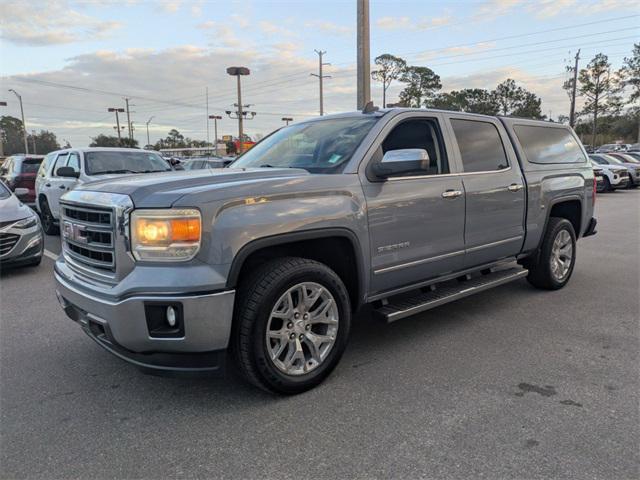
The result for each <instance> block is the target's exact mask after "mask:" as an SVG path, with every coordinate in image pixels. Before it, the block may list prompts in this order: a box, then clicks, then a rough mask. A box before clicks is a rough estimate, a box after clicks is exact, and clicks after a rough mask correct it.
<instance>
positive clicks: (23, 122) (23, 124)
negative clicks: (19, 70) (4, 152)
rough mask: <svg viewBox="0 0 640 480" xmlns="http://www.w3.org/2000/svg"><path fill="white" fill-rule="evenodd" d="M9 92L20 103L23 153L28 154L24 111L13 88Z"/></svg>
mask: <svg viewBox="0 0 640 480" xmlns="http://www.w3.org/2000/svg"><path fill="white" fill-rule="evenodd" d="M9 91H10V92H13V93H14V94H15V96H16V97H18V101H19V102H20V115H22V135H23V137H24V153H26V154H29V143H28V142H27V124H26V123H25V121H24V109H23V108H22V97H21V96H20V94H19V93H18V92H16V91H15V90H14V89H13V88H10V89H9Z"/></svg>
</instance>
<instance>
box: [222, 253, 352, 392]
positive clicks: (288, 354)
mask: <svg viewBox="0 0 640 480" xmlns="http://www.w3.org/2000/svg"><path fill="white" fill-rule="evenodd" d="M350 326H351V306H350V302H349V295H348V292H347V289H346V288H345V286H344V284H343V282H342V280H341V279H340V277H338V275H336V273H335V272H334V271H333V270H331V269H330V268H329V267H327V266H326V265H324V264H322V263H319V262H316V261H314V260H308V259H304V258H296V257H286V258H279V259H275V260H273V261H270V262H267V263H266V264H263V265H261V266H260V267H258V268H257V269H256V270H255V271H253V272H250V274H249V275H247V278H246V279H245V280H244V281H242V282H241V285H240V288H239V296H238V301H237V303H236V309H235V312H234V328H233V332H232V340H231V341H232V353H233V355H234V357H235V360H236V362H237V364H238V365H239V367H240V371H241V373H242V374H243V376H244V377H245V378H246V379H247V380H248V381H249V382H251V383H252V384H254V385H256V386H257V387H260V388H262V389H264V390H267V391H269V392H273V393H279V394H285V395H292V394H297V393H301V392H304V391H305V390H309V389H311V388H313V387H315V386H317V385H319V384H320V383H321V382H322V381H323V380H324V379H325V378H326V377H327V376H328V375H329V374H330V373H331V371H332V370H333V369H334V368H335V366H336V365H337V364H338V361H339V360H340V357H341V356H342V353H343V352H344V349H345V347H346V345H347V339H348V336H349V329H350Z"/></svg>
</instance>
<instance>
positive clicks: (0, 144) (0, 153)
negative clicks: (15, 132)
mask: <svg viewBox="0 0 640 480" xmlns="http://www.w3.org/2000/svg"><path fill="white" fill-rule="evenodd" d="M6 106H7V102H0V107H6ZM0 157H4V132H3V131H2V129H0Z"/></svg>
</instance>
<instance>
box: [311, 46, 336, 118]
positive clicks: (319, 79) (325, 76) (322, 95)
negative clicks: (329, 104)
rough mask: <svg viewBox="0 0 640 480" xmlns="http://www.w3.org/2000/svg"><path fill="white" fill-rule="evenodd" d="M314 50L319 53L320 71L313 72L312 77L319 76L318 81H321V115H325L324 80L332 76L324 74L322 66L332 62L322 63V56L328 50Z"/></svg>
mask: <svg viewBox="0 0 640 480" xmlns="http://www.w3.org/2000/svg"><path fill="white" fill-rule="evenodd" d="M314 52H316V53H317V54H318V73H317V74H315V73H311V74H310V75H311V76H312V77H318V81H319V83H320V116H322V115H324V98H323V97H324V94H323V89H322V80H323V79H325V78H331V75H323V74H322V67H323V66H324V65H331V64H330V63H322V56H323V55H324V54H325V53H327V52H323V51H322V50H314Z"/></svg>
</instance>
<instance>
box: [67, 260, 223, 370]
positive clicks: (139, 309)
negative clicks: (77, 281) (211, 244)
mask: <svg viewBox="0 0 640 480" xmlns="http://www.w3.org/2000/svg"><path fill="white" fill-rule="evenodd" d="M55 280H56V294H57V296H58V300H59V302H60V304H61V305H62V308H63V309H64V311H65V313H66V314H67V316H68V317H69V318H71V319H72V320H74V321H75V322H77V323H78V324H80V325H81V326H82V327H83V329H84V330H85V332H86V333H87V334H88V335H89V336H90V337H91V338H92V339H93V340H95V341H96V342H97V343H98V344H99V345H100V346H102V347H103V348H105V349H107V350H108V351H110V352H111V353H113V354H114V355H116V356H118V357H120V358H122V359H124V360H127V361H129V362H131V363H134V364H136V365H138V366H141V367H147V368H152V369H158V370H186V371H194V370H196V371H197V370H216V369H218V368H220V357H221V355H222V353H223V352H224V350H225V349H226V348H227V345H228V343H229V336H230V333H231V321H232V318H233V302H234V297H235V291H234V290H229V291H224V292H219V293H208V294H198V295H185V296H178V295H145V296H132V297H128V298H125V299H122V300H120V301H111V300H105V299H102V298H99V297H97V296H93V295H90V294H88V293H86V292H84V291H83V290H82V289H80V288H78V287H77V286H75V285H73V284H71V283H70V282H68V281H66V280H65V279H63V278H62V277H61V276H60V275H59V274H58V272H56V273H55ZM162 303H171V304H177V305H180V306H181V311H182V320H183V322H184V333H182V334H181V336H180V337H178V338H176V337H171V338H165V337H162V338H158V337H156V336H152V335H151V333H150V331H149V326H148V322H147V309H146V308H145V307H146V306H148V305H151V304H153V305H157V304H162Z"/></svg>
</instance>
